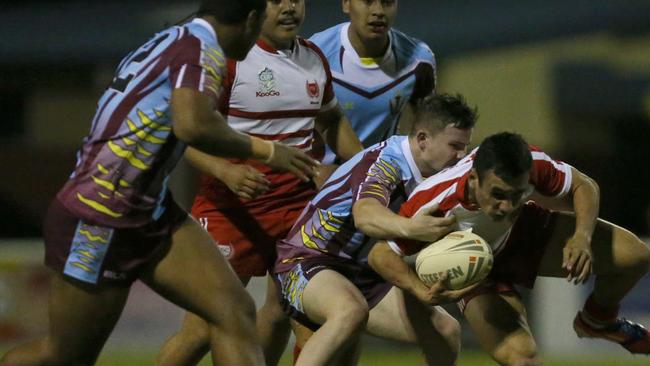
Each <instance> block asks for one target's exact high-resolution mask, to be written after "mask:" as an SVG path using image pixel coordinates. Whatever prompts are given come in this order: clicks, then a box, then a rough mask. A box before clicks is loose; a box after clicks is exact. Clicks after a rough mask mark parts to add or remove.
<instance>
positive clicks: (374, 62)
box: [359, 57, 381, 66]
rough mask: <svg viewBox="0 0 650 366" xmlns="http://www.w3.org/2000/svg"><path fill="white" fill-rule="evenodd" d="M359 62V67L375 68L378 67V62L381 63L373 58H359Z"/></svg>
mask: <svg viewBox="0 0 650 366" xmlns="http://www.w3.org/2000/svg"><path fill="white" fill-rule="evenodd" d="M359 61H361V65H363V66H377V65H379V62H381V59H376V58H374V57H359ZM378 61H379V62H378Z"/></svg>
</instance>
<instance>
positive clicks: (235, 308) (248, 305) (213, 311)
mask: <svg viewBox="0 0 650 366" xmlns="http://www.w3.org/2000/svg"><path fill="white" fill-rule="evenodd" d="M215 296H219V299H218V301H215V302H214V303H213V304H211V306H210V309H207V314H206V315H204V316H203V318H204V319H205V320H207V321H208V323H209V325H211V326H214V327H216V328H218V329H220V330H233V331H234V330H237V329H239V328H241V330H244V331H250V330H252V331H254V329H255V302H254V301H253V298H252V297H251V296H250V295H249V294H248V293H247V292H246V290H245V289H244V288H243V287H242V288H241V289H239V288H233V289H231V290H230V291H224V292H222V293H219V294H216V295H215Z"/></svg>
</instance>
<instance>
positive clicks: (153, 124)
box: [138, 109, 172, 131]
mask: <svg viewBox="0 0 650 366" xmlns="http://www.w3.org/2000/svg"><path fill="white" fill-rule="evenodd" d="M138 117H139V118H140V121H141V122H142V124H143V125H145V126H147V127H149V128H152V129H154V130H156V131H171V130H172V128H171V127H169V126H165V125H161V124H160V123H157V122H154V121H153V120H152V119H151V118H150V117H149V116H147V114H146V113H144V112H143V111H141V110H139V109H138Z"/></svg>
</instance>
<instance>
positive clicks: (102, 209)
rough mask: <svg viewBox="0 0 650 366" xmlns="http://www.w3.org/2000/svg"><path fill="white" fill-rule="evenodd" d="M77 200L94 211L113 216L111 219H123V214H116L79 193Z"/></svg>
mask: <svg viewBox="0 0 650 366" xmlns="http://www.w3.org/2000/svg"><path fill="white" fill-rule="evenodd" d="M77 199H78V200H79V201H81V203H83V204H85V205H86V206H89V207H90V208H92V209H93V210H95V211H98V212H101V213H103V214H104V215H108V216H111V217H114V218H119V217H122V214H121V213H119V212H115V211H113V210H111V209H110V208H108V207H106V206H104V205H102V204H101V203H99V202H97V201H93V200H91V199H89V198H86V197H84V196H82V195H81V193H79V192H77Z"/></svg>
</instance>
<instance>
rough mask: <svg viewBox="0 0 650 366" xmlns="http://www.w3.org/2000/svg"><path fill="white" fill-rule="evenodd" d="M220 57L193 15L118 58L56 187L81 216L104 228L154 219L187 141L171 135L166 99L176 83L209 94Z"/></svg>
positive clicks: (210, 33)
mask: <svg viewBox="0 0 650 366" xmlns="http://www.w3.org/2000/svg"><path fill="white" fill-rule="evenodd" d="M224 70H225V56H224V54H223V51H222V49H221V47H220V46H219V43H218V41H217V36H216V34H215V31H214V29H213V28H212V27H211V26H210V24H209V23H207V22H206V21H205V20H203V19H200V18H197V19H194V20H193V21H191V22H189V23H186V24H184V25H181V26H174V27H171V28H169V29H167V30H164V31H162V32H160V33H158V34H156V35H155V36H154V37H153V38H152V39H151V40H149V41H148V42H147V43H145V44H144V45H143V46H141V47H140V48H138V49H137V50H135V51H133V52H131V53H130V54H128V55H127V56H126V57H125V58H124V59H123V60H122V61H121V63H120V65H119V67H118V69H117V71H116V73H115V78H114V79H113V82H112V83H111V85H110V86H109V87H108V88H107V89H106V91H105V92H104V94H103V95H102V97H101V99H100V100H99V103H98V105H97V112H96V114H95V117H94V119H93V122H92V127H91V129H90V133H89V134H88V135H87V136H86V137H85V138H84V143H83V146H82V148H81V149H80V151H79V153H78V160H77V165H76V167H75V170H74V172H73V173H72V175H71V176H70V178H69V180H68V181H67V182H66V184H65V185H64V187H63V188H62V189H61V191H60V192H59V193H58V195H57V197H58V199H59V200H60V201H61V203H62V204H63V205H64V206H65V207H66V208H67V209H68V210H70V211H71V212H72V213H74V214H75V215H77V216H78V217H79V218H82V219H84V220H87V221H89V222H93V223H95V224H98V225H105V226H109V227H116V228H123V227H137V226H142V225H145V224H147V223H150V222H152V221H155V220H157V219H158V218H159V217H160V216H161V215H162V213H163V211H164V209H165V208H164V205H163V203H164V200H165V199H166V197H167V196H168V191H167V184H166V183H167V180H168V178H169V174H170V173H171V171H172V169H173V168H174V166H175V165H176V163H177V162H178V160H179V159H180V158H181V157H182V155H183V152H184V150H185V147H186V145H185V144H184V143H183V142H181V141H180V140H178V139H177V138H176V137H175V136H174V133H173V128H174V125H173V121H172V119H171V111H170V99H171V95H172V91H173V90H174V89H177V88H191V89H194V90H197V91H200V92H202V93H205V94H207V95H209V96H210V97H213V98H214V100H215V105H216V103H217V98H218V95H219V92H220V87H221V80H222V77H223V74H224Z"/></svg>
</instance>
